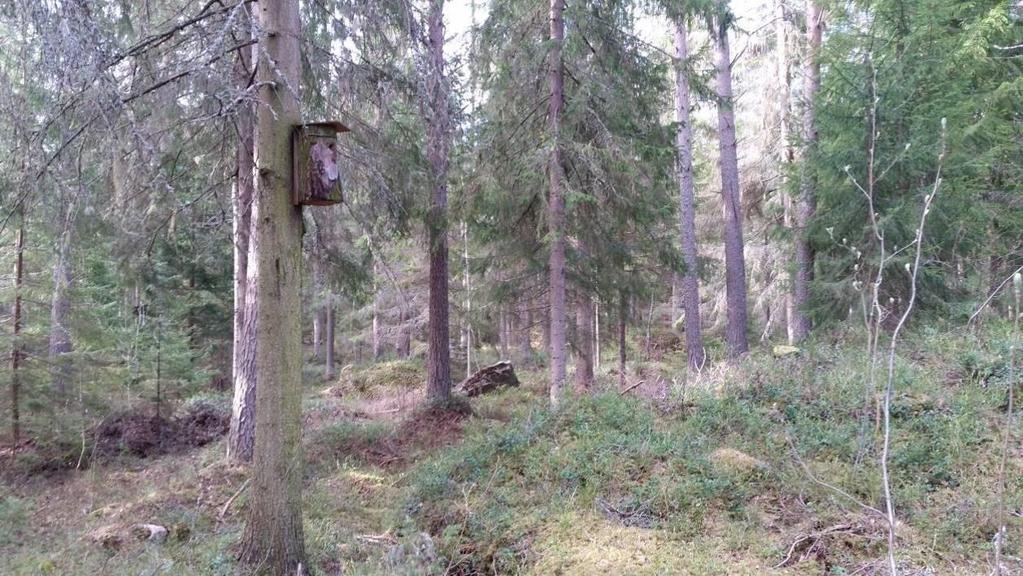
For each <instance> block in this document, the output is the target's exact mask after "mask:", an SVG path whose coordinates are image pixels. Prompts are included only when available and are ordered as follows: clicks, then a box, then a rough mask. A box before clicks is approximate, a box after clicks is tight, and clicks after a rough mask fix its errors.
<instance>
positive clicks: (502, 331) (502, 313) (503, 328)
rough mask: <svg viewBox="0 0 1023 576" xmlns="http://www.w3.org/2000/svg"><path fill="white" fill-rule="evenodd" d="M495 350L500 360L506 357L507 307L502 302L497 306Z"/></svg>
mask: <svg viewBox="0 0 1023 576" xmlns="http://www.w3.org/2000/svg"><path fill="white" fill-rule="evenodd" d="M497 350H498V352H500V354H501V359H502V360H507V359H508V308H507V306H506V305H504V304H501V305H500V306H498V307H497Z"/></svg>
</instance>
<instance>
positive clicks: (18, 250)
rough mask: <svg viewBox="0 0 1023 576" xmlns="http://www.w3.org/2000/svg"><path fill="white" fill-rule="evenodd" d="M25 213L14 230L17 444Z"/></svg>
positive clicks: (15, 434)
mask: <svg viewBox="0 0 1023 576" xmlns="http://www.w3.org/2000/svg"><path fill="white" fill-rule="evenodd" d="M24 252H25V215H24V214H21V215H20V221H19V223H18V229H17V230H16V231H15V232H14V310H13V314H12V319H13V321H14V326H13V329H12V331H11V334H12V339H11V440H12V441H13V442H14V444H15V445H17V444H18V441H19V440H21V400H20V399H19V397H18V396H19V395H20V393H21V372H20V369H21V285H22V283H23V282H24V277H25V266H24V257H23V254H24Z"/></svg>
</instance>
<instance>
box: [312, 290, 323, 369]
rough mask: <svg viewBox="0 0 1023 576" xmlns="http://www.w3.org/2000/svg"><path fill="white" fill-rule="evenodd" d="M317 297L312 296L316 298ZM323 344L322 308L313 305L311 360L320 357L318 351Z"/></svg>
mask: <svg viewBox="0 0 1023 576" xmlns="http://www.w3.org/2000/svg"><path fill="white" fill-rule="evenodd" d="M316 296H318V295H314V296H313V298H316ZM321 344H323V308H321V307H320V306H319V305H316V304H314V305H313V358H319V357H320V349H321V348H322V346H321Z"/></svg>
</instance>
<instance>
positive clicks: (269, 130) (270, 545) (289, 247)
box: [240, 0, 306, 575]
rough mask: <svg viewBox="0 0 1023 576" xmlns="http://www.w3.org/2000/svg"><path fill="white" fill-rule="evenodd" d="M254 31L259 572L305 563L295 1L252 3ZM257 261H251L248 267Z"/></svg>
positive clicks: (255, 541) (246, 543) (252, 512)
mask: <svg viewBox="0 0 1023 576" xmlns="http://www.w3.org/2000/svg"><path fill="white" fill-rule="evenodd" d="M254 13H255V15H256V19H257V24H258V26H257V29H258V30H260V32H261V34H260V36H259V38H258V46H257V49H258V50H259V53H260V54H261V55H263V57H260V59H259V62H258V64H257V72H256V80H257V81H258V83H259V84H260V88H259V92H258V94H259V99H260V101H261V104H260V105H259V106H258V107H257V108H256V131H255V147H254V148H255V155H254V160H255V166H256V170H255V174H256V177H255V189H254V201H253V206H252V211H253V212H252V220H253V222H254V226H253V230H252V237H251V238H250V241H251V250H252V254H253V258H252V259H251V260H250V267H251V268H253V270H252V273H254V274H255V277H256V279H257V290H258V298H256V300H255V302H256V305H255V317H256V322H257V325H256V347H257V349H258V350H259V354H258V355H257V357H256V371H257V380H258V382H259V386H258V387H257V388H256V438H255V440H256V441H255V448H254V450H253V458H252V460H253V466H252V483H251V486H250V488H249V503H248V522H247V523H246V525H245V534H244V536H243V541H242V546H241V555H240V559H241V561H242V563H244V564H247V565H248V566H250V567H253V568H254V569H255V570H256V571H258V572H262V573H266V574H275V575H276V574H302V573H304V572H305V571H306V570H305V568H304V566H305V564H306V560H305V546H304V542H303V536H302V453H301V445H300V440H301V435H302V428H301V424H302V406H301V402H302V340H301V338H302V314H301V312H300V311H301V309H302V300H301V288H302V212H301V209H300V208H297V207H295V206H293V205H292V203H291V193H290V190H289V181H290V171H291V155H290V153H289V152H290V141H291V133H292V129H293V127H294V126H295V125H296V124H298V123H299V122H300V113H299V100H298V97H299V96H298V90H299V86H300V83H299V82H300V78H299V75H300V71H301V61H300V48H299V38H300V31H301V27H300V24H299V10H298V0H261V1H260V2H259V4H258V5H256V6H254ZM252 264H255V266H251V265H252Z"/></svg>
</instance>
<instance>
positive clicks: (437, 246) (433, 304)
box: [426, 0, 451, 402]
mask: <svg viewBox="0 0 1023 576" xmlns="http://www.w3.org/2000/svg"><path fill="white" fill-rule="evenodd" d="M427 28H428V31H429V42H430V46H429V49H430V55H429V66H430V69H429V71H428V74H427V93H428V97H429V99H430V102H429V106H428V108H429V118H428V119H427V120H428V121H427V136H426V137H427V158H428V159H429V161H430V169H431V172H432V174H431V176H432V178H433V194H432V197H431V206H430V213H429V215H428V217H427V218H428V220H429V222H428V223H427V228H428V229H429V242H430V311H429V313H430V328H429V335H428V337H427V347H428V350H429V351H428V353H427V380H426V388H427V396H428V398H429V399H430V401H432V402H443V401H445V400H447V399H448V397H449V396H450V395H451V341H450V329H451V327H450V323H449V309H448V229H447V217H448V215H447V211H448V183H447V177H448V150H449V149H450V142H449V135H450V129H449V126H448V124H449V120H448V98H449V95H448V83H447V80H446V78H445V77H444V0H431V2H430V12H429V15H428V25H427Z"/></svg>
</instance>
